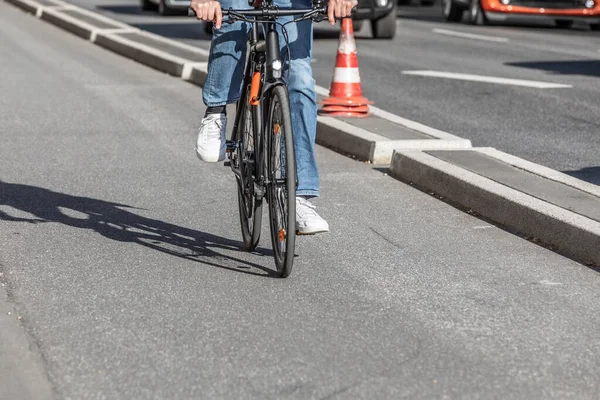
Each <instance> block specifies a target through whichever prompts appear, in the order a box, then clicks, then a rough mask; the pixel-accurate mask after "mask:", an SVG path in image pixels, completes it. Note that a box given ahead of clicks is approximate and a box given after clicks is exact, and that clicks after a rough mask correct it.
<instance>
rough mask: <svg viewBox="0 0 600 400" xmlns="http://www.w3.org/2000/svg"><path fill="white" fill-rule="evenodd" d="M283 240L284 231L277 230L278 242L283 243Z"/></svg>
mask: <svg viewBox="0 0 600 400" xmlns="http://www.w3.org/2000/svg"><path fill="white" fill-rule="evenodd" d="M284 240H285V229H280V230H279V241H280V242H283V241H284Z"/></svg>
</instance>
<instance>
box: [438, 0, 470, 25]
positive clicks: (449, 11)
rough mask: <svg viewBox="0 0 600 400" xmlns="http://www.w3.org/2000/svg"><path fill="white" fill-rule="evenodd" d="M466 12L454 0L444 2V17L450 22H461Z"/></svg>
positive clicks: (443, 0)
mask: <svg viewBox="0 0 600 400" xmlns="http://www.w3.org/2000/svg"><path fill="white" fill-rule="evenodd" d="M464 12H465V10H464V9H463V8H462V7H461V6H459V5H458V4H456V2H454V1H453V0H442V15H443V16H444V18H445V19H446V21H448V22H460V21H461V20H462V17H463V14H464Z"/></svg>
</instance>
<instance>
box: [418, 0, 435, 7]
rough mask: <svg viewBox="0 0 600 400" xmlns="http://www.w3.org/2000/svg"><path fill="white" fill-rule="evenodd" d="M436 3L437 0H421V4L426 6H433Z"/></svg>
mask: <svg viewBox="0 0 600 400" xmlns="http://www.w3.org/2000/svg"><path fill="white" fill-rule="evenodd" d="M434 4H435V0H421V5H422V6H425V7H431V6H433V5H434Z"/></svg>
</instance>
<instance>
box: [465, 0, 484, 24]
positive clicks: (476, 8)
mask: <svg viewBox="0 0 600 400" xmlns="http://www.w3.org/2000/svg"><path fill="white" fill-rule="evenodd" d="M469 23H470V24H471V25H487V23H488V20H487V18H486V17H485V14H484V13H483V9H482V8H481V0H471V4H470V5H469Z"/></svg>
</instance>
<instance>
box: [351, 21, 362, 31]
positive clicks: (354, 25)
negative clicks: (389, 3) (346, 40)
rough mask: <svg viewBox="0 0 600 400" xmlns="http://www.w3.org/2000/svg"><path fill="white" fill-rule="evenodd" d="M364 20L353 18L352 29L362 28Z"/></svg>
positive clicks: (358, 29)
mask: <svg viewBox="0 0 600 400" xmlns="http://www.w3.org/2000/svg"><path fill="white" fill-rule="evenodd" d="M363 22H364V21H362V20H358V21H357V20H352V30H353V31H354V32H358V31H360V30H361V29H362V27H363Z"/></svg>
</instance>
